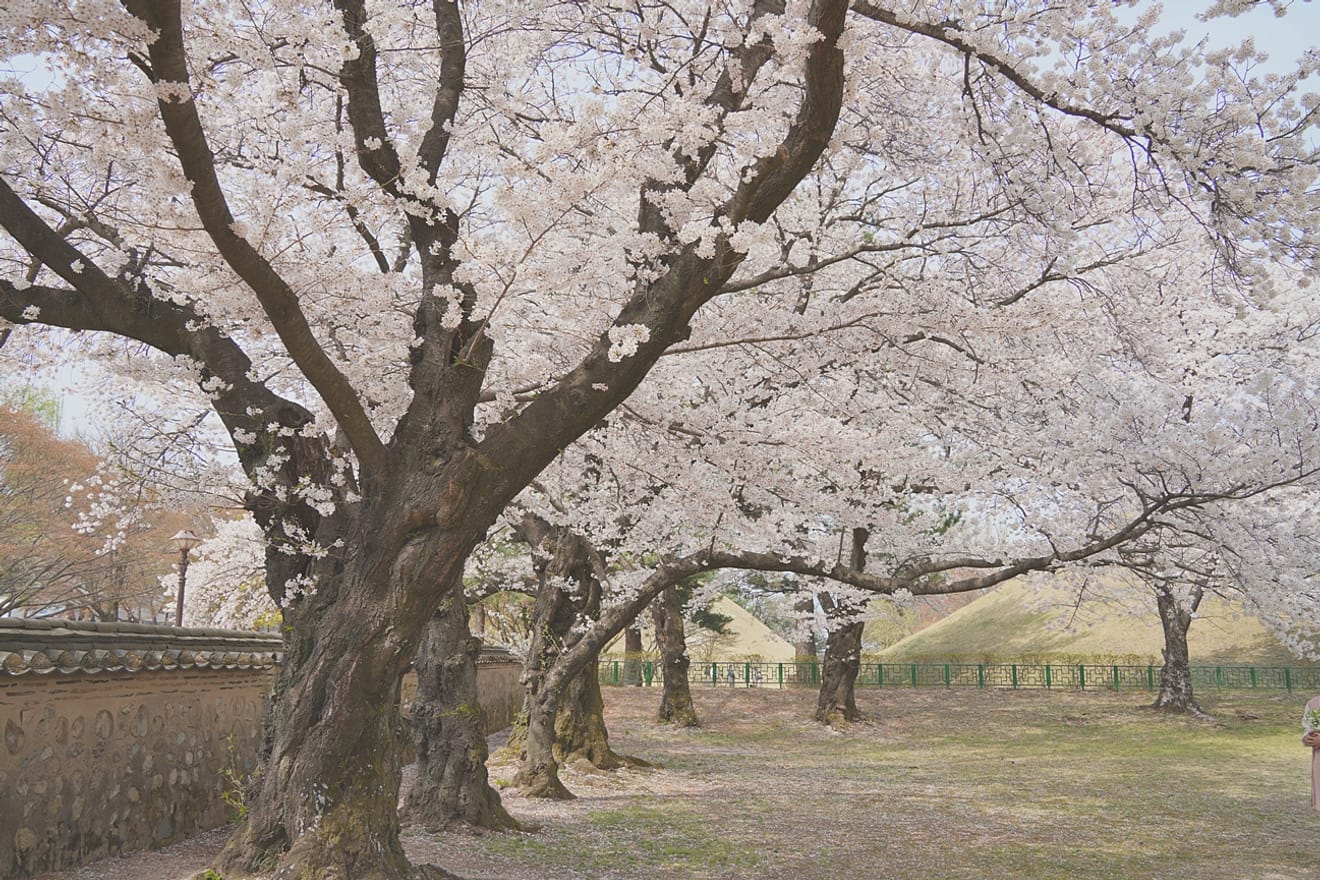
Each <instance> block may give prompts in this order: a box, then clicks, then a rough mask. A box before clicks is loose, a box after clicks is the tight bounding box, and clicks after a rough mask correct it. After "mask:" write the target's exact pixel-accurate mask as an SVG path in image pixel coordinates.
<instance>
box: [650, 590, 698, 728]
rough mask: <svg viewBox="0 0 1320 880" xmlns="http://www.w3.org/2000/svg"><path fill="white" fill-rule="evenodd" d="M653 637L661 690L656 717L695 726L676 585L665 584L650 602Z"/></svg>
mask: <svg viewBox="0 0 1320 880" xmlns="http://www.w3.org/2000/svg"><path fill="white" fill-rule="evenodd" d="M651 620H652V621H653V622H654V624H655V640H656V643H657V644H658V645H659V647H660V663H661V666H662V668H663V688H664V692H663V693H662V694H661V696H660V710H659V713H658V718H659V720H660V721H661V722H663V723H666V724H673V725H675V726H677V727H696V726H698V724H699V723H700V722H699V721H698V720H697V708H696V706H695V705H693V703H692V684H691V682H690V680H689V679H688V667H689V666H690V665H691V659H690V658H689V657H688V652H687V636H686V634H685V633H684V631H683V602H682V595H681V594H680V592H679V589H678V587H677V586H673V587H667V588H666V589H665V591H664V592H663V593H661V594H660V597H659V598H658V599H657V600H656V601H655V602H653V603H652V604H651Z"/></svg>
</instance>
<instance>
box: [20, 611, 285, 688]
mask: <svg viewBox="0 0 1320 880" xmlns="http://www.w3.org/2000/svg"><path fill="white" fill-rule="evenodd" d="M283 658H284V640H283V639H282V638H281V637H280V635H279V634H278V633H259V632H245V631H242V630H232V629H211V628H201V627H175V626H162V625H159V624H149V623H123V622H119V621H78V620H61V619H57V618H18V617H0V680H2V679H3V678H5V677H15V676H20V675H27V674H29V673H35V674H37V675H51V674H54V675H79V674H89V673H102V672H143V671H148V672H149V671H155V670H188V669H217V670H219V669H270V668H272V667H274V666H276V665H278V664H279V663H280V661H281V660H283Z"/></svg>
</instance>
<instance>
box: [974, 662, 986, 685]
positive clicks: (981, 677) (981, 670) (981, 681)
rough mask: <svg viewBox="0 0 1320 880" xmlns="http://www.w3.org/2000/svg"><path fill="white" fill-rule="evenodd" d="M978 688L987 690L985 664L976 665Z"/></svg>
mask: <svg viewBox="0 0 1320 880" xmlns="http://www.w3.org/2000/svg"><path fill="white" fill-rule="evenodd" d="M976 686H977V687H979V688H981V689H984V688H985V664H984V663H978V664H976Z"/></svg>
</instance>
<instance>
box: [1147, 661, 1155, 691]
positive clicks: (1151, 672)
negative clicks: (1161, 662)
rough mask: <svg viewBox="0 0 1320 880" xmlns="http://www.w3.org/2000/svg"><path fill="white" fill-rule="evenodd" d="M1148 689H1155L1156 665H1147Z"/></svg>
mask: <svg viewBox="0 0 1320 880" xmlns="http://www.w3.org/2000/svg"><path fill="white" fill-rule="evenodd" d="M1146 690H1148V691H1153V690H1155V667H1154V666H1147V667H1146Z"/></svg>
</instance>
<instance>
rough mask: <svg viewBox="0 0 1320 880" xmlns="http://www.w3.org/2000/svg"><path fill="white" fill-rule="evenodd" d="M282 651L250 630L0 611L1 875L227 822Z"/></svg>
mask: <svg viewBox="0 0 1320 880" xmlns="http://www.w3.org/2000/svg"><path fill="white" fill-rule="evenodd" d="M281 650H282V646H281V642H280V639H279V637H278V636H265V635H260V634H256V633H235V632H231V631H225V630H197V629H191V630H189V629H182V630H181V629H175V628H173V627H155V626H144V625H134V624H97V623H72V622H68V621H50V620H37V621H29V620H17V621H16V620H8V619H3V620H0V728H2V729H3V745H2V746H0V877H4V878H18V877H24V876H29V875H31V874H36V873H40V872H42V871H48V870H56V869H59V868H64V867H69V866H72V865H78V864H82V863H84V862H88V861H91V860H94V859H98V858H104V857H106V856H113V855H119V854H121V853H124V852H129V851H132V850H136V849H142V848H145V847H158V846H163V845H165V844H168V843H171V842H173V841H176V840H180V839H182V838H184V837H187V836H188V835H190V834H193V833H196V832H198V831H201V830H204V829H207V828H214V827H216V826H218V825H223V824H224V823H225V822H228V821H230V820H231V819H232V818H233V817H234V813H233V808H232V807H231V806H230V805H229V804H228V803H226V801H225V799H224V795H225V794H226V793H228V792H232V791H234V790H236V787H237V780H238V779H241V778H242V777H244V776H245V775H246V774H248V773H250V772H251V771H252V770H253V768H254V767H255V765H256V757H257V751H258V745H259V740H260V729H261V725H260V718H261V711H262V707H263V701H264V699H265V696H266V692H267V690H268V689H269V687H270V682H271V679H272V677H273V675H274V672H275V668H276V665H277V663H278V661H279V657H280V655H279V652H280V651H281Z"/></svg>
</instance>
